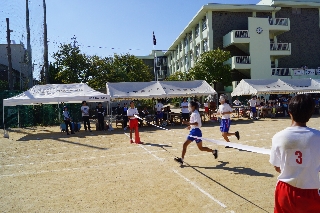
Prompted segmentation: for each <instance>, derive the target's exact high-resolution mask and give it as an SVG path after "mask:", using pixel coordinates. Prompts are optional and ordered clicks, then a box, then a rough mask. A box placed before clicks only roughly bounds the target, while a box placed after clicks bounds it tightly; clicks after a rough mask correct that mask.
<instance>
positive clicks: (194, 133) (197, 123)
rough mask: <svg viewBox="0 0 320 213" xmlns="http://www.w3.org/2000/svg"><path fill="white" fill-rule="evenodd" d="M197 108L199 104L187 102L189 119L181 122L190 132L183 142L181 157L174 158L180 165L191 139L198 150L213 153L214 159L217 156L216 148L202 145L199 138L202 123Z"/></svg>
mask: <svg viewBox="0 0 320 213" xmlns="http://www.w3.org/2000/svg"><path fill="white" fill-rule="evenodd" d="M198 109H199V105H198V104H197V103H196V102H194V101H191V102H190V104H189V110H190V112H192V114H191V116H190V121H184V122H183V123H184V124H187V125H188V127H187V129H188V130H190V133H189V135H188V137H187V140H186V141H185V142H184V144H183V149H182V155H181V158H178V157H177V158H175V159H174V160H175V161H176V162H178V163H180V164H181V165H182V164H183V161H184V156H185V154H186V152H187V147H188V145H189V144H190V143H191V142H193V141H195V142H196V144H197V146H198V148H199V150H200V151H205V152H211V153H212V154H213V155H214V157H215V159H216V158H218V150H216V149H214V150H213V149H210V148H208V147H203V146H202V140H201V137H202V132H201V130H200V127H201V126H202V123H201V117H200V114H199V111H198Z"/></svg>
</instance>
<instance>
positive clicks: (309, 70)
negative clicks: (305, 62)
mask: <svg viewBox="0 0 320 213" xmlns="http://www.w3.org/2000/svg"><path fill="white" fill-rule="evenodd" d="M304 73H305V75H315V74H316V70H315V69H306V70H305V71H304Z"/></svg>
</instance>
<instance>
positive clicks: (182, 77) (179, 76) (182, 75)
mask: <svg viewBox="0 0 320 213" xmlns="http://www.w3.org/2000/svg"><path fill="white" fill-rule="evenodd" d="M191 77H192V76H190V73H186V72H181V71H178V72H175V73H173V74H172V75H170V76H168V77H166V79H165V80H166V81H190V80H191Z"/></svg>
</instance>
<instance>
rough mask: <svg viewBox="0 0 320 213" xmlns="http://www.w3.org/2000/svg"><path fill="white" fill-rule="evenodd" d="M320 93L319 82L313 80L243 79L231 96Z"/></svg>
mask: <svg viewBox="0 0 320 213" xmlns="http://www.w3.org/2000/svg"><path fill="white" fill-rule="evenodd" d="M316 91H318V92H319V91H320V81H319V80H314V79H310V78H307V79H287V80H280V79H243V80H241V81H240V83H239V84H238V85H237V87H236V88H235V89H234V91H233V92H232V93H231V96H241V95H259V94H291V93H300V92H304V93H307V92H316Z"/></svg>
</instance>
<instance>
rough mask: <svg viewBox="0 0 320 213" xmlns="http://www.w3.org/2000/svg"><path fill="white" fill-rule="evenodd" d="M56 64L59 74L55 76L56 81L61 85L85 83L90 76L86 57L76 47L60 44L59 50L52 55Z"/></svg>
mask: <svg viewBox="0 0 320 213" xmlns="http://www.w3.org/2000/svg"><path fill="white" fill-rule="evenodd" d="M53 58H54V59H55V60H56V63H57V64H58V70H59V72H58V73H57V75H56V76H55V78H54V79H55V80H56V81H61V82H62V83H80V82H87V81H88V78H89V76H90V74H89V73H88V70H89V62H88V56H86V55H85V54H83V53H81V51H80V49H79V47H78V46H75V45H71V44H60V50H58V52H56V53H54V54H53Z"/></svg>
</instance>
